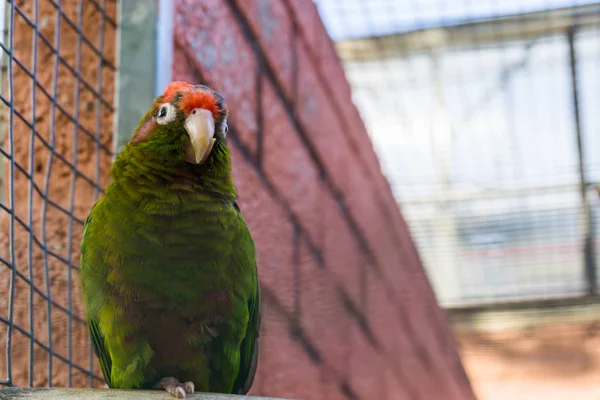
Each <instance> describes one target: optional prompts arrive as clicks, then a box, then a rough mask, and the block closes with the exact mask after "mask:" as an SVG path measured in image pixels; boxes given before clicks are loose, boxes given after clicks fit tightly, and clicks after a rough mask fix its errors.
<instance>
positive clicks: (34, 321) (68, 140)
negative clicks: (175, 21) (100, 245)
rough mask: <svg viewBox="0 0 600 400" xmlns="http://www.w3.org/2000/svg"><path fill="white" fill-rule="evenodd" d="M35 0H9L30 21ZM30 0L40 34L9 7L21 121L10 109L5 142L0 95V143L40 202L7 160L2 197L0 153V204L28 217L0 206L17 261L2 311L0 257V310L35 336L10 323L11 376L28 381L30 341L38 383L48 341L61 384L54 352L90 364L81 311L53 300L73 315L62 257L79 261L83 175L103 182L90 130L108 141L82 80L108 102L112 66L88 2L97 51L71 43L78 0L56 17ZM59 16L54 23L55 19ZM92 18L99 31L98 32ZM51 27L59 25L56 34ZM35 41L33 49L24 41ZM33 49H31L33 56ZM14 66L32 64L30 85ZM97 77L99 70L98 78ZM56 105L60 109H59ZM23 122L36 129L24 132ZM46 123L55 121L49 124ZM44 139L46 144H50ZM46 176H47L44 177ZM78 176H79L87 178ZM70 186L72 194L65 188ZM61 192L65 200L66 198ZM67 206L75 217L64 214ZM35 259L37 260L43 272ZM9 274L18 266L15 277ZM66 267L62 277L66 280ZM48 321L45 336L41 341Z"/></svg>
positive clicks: (104, 111) (110, 46) (1, 342)
mask: <svg viewBox="0 0 600 400" xmlns="http://www.w3.org/2000/svg"><path fill="white" fill-rule="evenodd" d="M35 3H36V2H33V1H30V0H21V1H16V5H17V6H18V7H20V8H21V9H22V10H23V12H24V13H25V14H26V16H27V18H28V19H29V20H30V21H35V20H36V16H35V12H34V9H33V6H34V4H35ZM37 3H39V9H38V13H37V14H38V15H37V20H38V26H39V31H40V34H41V35H43V36H44V37H45V38H47V41H48V42H50V43H49V44H48V43H47V42H45V41H44V40H43V39H42V38H40V37H38V38H37V39H36V37H35V32H34V29H33V28H31V26H29V25H28V23H27V21H26V18H24V17H23V16H22V15H20V14H19V13H18V12H17V13H15V24H14V46H13V47H14V49H15V50H14V57H15V59H16V60H18V61H19V62H20V63H21V64H22V66H19V63H18V62H16V61H15V62H13V64H12V69H13V79H12V83H13V85H14V95H13V99H12V100H13V102H14V105H15V110H16V112H17V113H18V114H20V115H21V117H22V118H23V119H25V120H26V122H24V121H23V120H22V119H21V118H19V117H18V116H15V117H14V129H13V132H14V149H11V147H10V141H9V140H8V134H7V133H8V127H9V125H8V122H9V120H8V115H9V110H8V107H6V106H5V105H4V104H2V106H3V110H2V113H1V114H2V116H1V117H2V121H0V123H1V124H2V125H1V126H0V138H1V140H0V146H1V147H2V149H3V150H4V151H6V152H8V153H9V154H11V153H12V154H14V159H15V162H16V163H18V164H19V165H20V166H21V167H23V169H24V171H27V174H31V175H32V176H33V180H32V182H34V183H35V185H36V187H37V189H38V190H39V191H40V192H41V193H42V194H45V193H47V197H48V199H49V201H50V204H49V205H48V206H47V209H46V210H45V211H44V207H43V201H42V198H43V197H42V195H41V194H40V193H38V191H37V190H36V188H35V187H32V186H31V185H30V182H31V180H30V179H29V177H28V176H27V175H26V173H25V172H24V171H21V170H20V169H18V168H15V172H14V174H15V176H14V182H15V184H14V199H11V197H10V186H9V183H10V179H9V177H10V164H9V161H8V159H6V158H4V157H3V156H2V155H1V154H0V164H1V166H0V184H1V186H2V189H3V191H4V195H3V198H1V199H0V201H1V202H2V204H4V205H5V206H7V207H13V208H14V212H15V214H16V216H17V217H18V218H19V219H20V220H21V221H23V223H24V224H25V225H28V224H31V226H32V232H33V235H31V236H30V234H29V232H28V229H26V228H25V227H23V226H22V225H21V224H19V223H18V222H17V223H16V224H15V227H14V232H12V234H11V230H10V224H9V221H10V218H9V217H10V215H9V213H8V212H6V211H4V210H1V209H0V258H1V259H3V260H5V261H7V262H9V263H12V264H14V265H15V266H16V271H17V276H16V279H15V284H14V285H13V287H12V290H14V301H13V303H12V308H13V313H12V315H11V313H10V308H11V304H10V302H9V300H8V299H9V296H7V295H6V294H8V293H10V292H9V290H10V288H11V286H10V282H11V275H12V271H11V269H10V268H7V266H6V265H5V264H3V263H0V294H1V295H0V316H2V317H4V318H7V319H8V318H10V317H11V316H12V318H13V322H14V323H15V324H16V325H18V326H19V327H21V328H22V330H24V331H25V332H27V333H29V332H33V335H34V336H35V338H36V339H37V340H38V341H39V342H38V343H36V344H33V345H32V342H31V340H30V339H29V338H28V337H27V335H25V334H23V333H22V332H19V330H17V329H15V330H13V335H12V344H11V348H12V362H13V366H12V381H13V383H14V384H15V385H19V386H29V373H28V370H29V368H28V365H29V356H30V345H31V346H32V348H33V361H34V365H35V369H34V371H33V374H32V383H33V385H34V386H45V385H47V384H48V378H47V375H48V370H49V367H50V366H49V360H48V351H47V350H46V349H44V347H48V346H49V345H51V346H52V349H53V352H54V354H55V355H54V357H52V360H51V361H52V384H53V385H56V386H65V385H67V383H68V376H69V373H68V370H69V366H68V364H67V363H65V362H64V361H61V359H60V358H61V356H62V357H68V356H69V355H71V356H72V358H73V362H74V363H75V364H76V365H79V366H81V367H83V368H86V369H87V368H88V367H89V364H90V359H89V352H88V348H87V340H88V338H87V333H86V327H85V324H84V323H83V321H81V320H74V321H73V322H72V323H71V324H69V322H68V321H69V318H68V314H67V313H66V312H64V311H62V310H61V309H60V308H61V307H63V308H68V306H69V302H70V303H71V304H72V307H73V314H74V315H75V316H76V317H77V316H79V317H81V316H82V315H83V302H82V296H81V290H80V283H79V277H78V273H77V269H76V268H69V267H68V262H71V263H72V265H73V266H74V267H77V266H78V265H79V242H80V238H81V234H82V228H83V227H82V224H81V223H80V222H77V219H78V220H80V221H82V220H84V219H85V217H86V216H87V213H88V212H89V209H90V207H91V205H92V204H93V202H94V199H95V195H97V194H98V193H97V190H96V189H95V188H94V185H93V182H97V183H98V184H99V185H100V186H101V187H104V186H105V185H106V183H107V177H108V174H107V171H108V168H109V166H110V161H111V155H110V154H109V152H108V151H105V150H101V149H100V150H99V147H101V146H99V145H97V144H96V143H95V141H94V140H93V137H94V136H95V135H96V134H97V132H99V136H100V142H101V143H102V145H103V146H106V147H107V148H108V149H110V148H112V146H111V140H112V129H113V116H112V114H113V113H112V111H111V109H110V108H109V107H107V106H106V105H103V104H102V102H100V101H98V99H97V97H96V96H94V94H93V93H92V91H91V90H90V88H89V87H87V86H86V85H85V84H84V83H83V82H82V81H85V82H87V83H89V86H91V88H92V89H93V90H95V91H96V90H98V89H97V87H100V89H99V91H100V92H101V94H102V98H103V99H104V100H105V101H106V102H108V103H109V104H112V103H113V92H114V78H115V76H114V75H115V74H114V71H113V69H112V68H111V67H110V66H109V64H112V65H114V64H115V37H116V35H115V28H114V27H112V26H111V25H110V24H109V23H107V22H104V23H103V22H102V20H103V18H102V14H101V12H100V11H99V10H97V9H96V8H95V7H94V5H93V4H92V3H91V2H88V1H84V2H81V4H83V12H82V16H83V18H82V20H83V24H82V28H81V30H82V31H83V34H84V36H85V37H86V38H87V39H88V40H89V42H91V44H92V45H93V46H95V47H96V48H98V49H102V52H103V53H104V57H105V60H104V61H102V59H101V58H100V57H99V56H98V55H97V54H96V53H95V52H94V51H93V50H92V48H91V47H90V46H89V44H87V43H86V42H85V41H81V42H80V44H79V45H78V40H77V38H78V36H79V34H78V32H77V30H76V29H75V28H74V27H73V26H72V25H71V24H69V22H68V21H67V20H66V18H69V19H70V20H71V21H72V22H73V23H74V24H75V26H77V25H78V4H79V3H80V2H79V1H78V0H63V1H62V9H63V12H64V14H65V16H66V18H64V17H62V18H61V17H59V14H58V12H57V10H56V8H55V7H54V5H53V4H52V3H50V2H49V1H48V0H39V2H37ZM106 14H107V15H108V16H109V17H111V18H112V19H113V20H114V18H115V16H116V0H108V1H107V2H106ZM59 20H60V28H57V25H58V23H57V21H59ZM102 26H103V27H104V33H103V35H101V34H100V32H101V31H100V29H101V27H102ZM57 31H58V32H59V33H60V35H56V33H57ZM101 36H102V37H101ZM57 40H58V42H57ZM102 42H103V43H102ZM35 46H37V52H34V51H33V49H34V48H35ZM79 46H80V47H79ZM52 47H53V48H58V51H59V54H60V57H61V58H62V60H63V61H64V62H59V63H58V68H56V71H55V60H56V59H57V55H56V54H55V51H54V50H53V49H52ZM79 49H80V51H79ZM34 53H35V54H36V56H37V59H36V60H35V62H34ZM78 54H80V56H79V57H78ZM78 59H79V60H80V65H78ZM7 62H8V57H7V56H6V55H4V56H3V63H4V64H3V65H6V63H7ZM65 64H66V65H65ZM69 67H70V68H69ZM24 68H26V69H27V70H29V72H31V73H35V74H37V76H36V79H37V85H36V84H35V83H34V81H33V79H32V78H31V77H30V76H29V74H28V73H27V71H26V70H25V69H24ZM78 70H80V74H79V75H80V79H78V78H77V75H78V74H77V71H78ZM8 72H9V71H6V72H5V73H3V74H2V89H1V94H2V96H3V97H4V98H6V99H7V100H11V95H10V84H9V83H10V79H9V75H10V74H9V73H8ZM73 72H75V73H73ZM99 78H101V79H102V84H101V85H100V84H99ZM56 79H57V82H58V84H57V86H56V88H55V87H53V82H54V81H55V80H56ZM39 86H41V87H42V88H44V89H45V90H46V92H47V93H48V94H49V95H50V96H54V95H55V90H56V103H57V104H58V106H59V107H54V106H53V105H52V101H51V99H50V97H48V95H47V94H45V93H44V91H43V90H42V89H40V88H39ZM34 88H35V90H34ZM34 96H35V97H34ZM33 105H35V109H34V107H33ZM60 108H62V109H63V110H64V111H65V112H66V113H65V112H62V111H60ZM67 113H68V114H70V115H71V116H72V117H75V116H76V114H77V113H78V114H79V118H78V120H79V126H76V125H75V123H74V122H73V120H72V119H71V117H70V116H69V115H67ZM53 115H54V116H53ZM32 124H34V128H35V131H36V132H37V135H33V131H34V129H33V128H32ZM53 124H54V126H55V129H52V128H51V127H52V125H53ZM86 131H87V133H86ZM89 134H91V136H92V137H90V135H89ZM52 145H53V148H54V151H51V150H50V147H52ZM32 150H33V151H32ZM49 160H51V162H49ZM69 164H71V165H74V166H76V169H77V170H78V171H79V174H75V173H74V172H73V167H72V166H70V165H69ZM96 166H97V167H96ZM46 176H47V177H48V178H49V179H48V184H47V187H46V179H45V178H46ZM84 177H87V178H89V179H90V180H91V182H90V181H88V180H86V179H85V178H84ZM71 191H73V193H74V196H70V193H71ZM71 198H72V199H73V201H70V200H71ZM52 203H54V205H53V204H52ZM29 205H31V207H30V206H29ZM61 208H62V210H61ZM65 211H66V212H65ZM70 211H71V212H72V213H73V214H74V216H75V219H72V218H70V217H69V215H68V213H69V212H70ZM30 212H31V215H30ZM44 221H45V226H44V225H43V224H44ZM70 222H71V223H72V227H71V228H70V227H69V225H70ZM71 230H72V234H73V235H72V240H69V237H70V235H69V233H71ZM11 242H14V245H15V246H14V248H15V254H14V255H13V254H11V251H10V244H11ZM36 242H37V243H36ZM44 245H45V246H46V247H47V248H48V249H49V250H50V251H51V252H52V253H53V254H54V255H53V254H52V253H50V254H47V256H46V257H45V256H44V252H43V251H42V250H41V246H44ZM30 266H31V270H30ZM45 266H47V274H46V268H45ZM19 274H21V275H22V276H21V277H19V276H18V275H19ZM69 277H71V284H70V287H69ZM28 282H32V283H33V285H35V287H37V288H39V293H38V292H36V291H33V290H32V289H31V285H30V284H29V283H28ZM45 297H50V298H51V299H52V301H53V302H55V305H52V306H50V307H48V302H47V301H46V299H45ZM30 306H33V309H34V312H33V314H30V311H29V310H30ZM49 311H50V312H49ZM50 327H51V330H52V333H51V336H52V339H51V341H49V333H50V329H49V328H50ZM69 332H70V335H69ZM7 333H8V328H7V326H6V325H4V324H2V323H1V322H0V380H4V379H7V377H8V375H7V374H8V371H7V365H6V362H5V360H6V341H7V338H8V335H7ZM69 342H70V343H69ZM69 345H71V346H69ZM69 348H71V349H72V354H69V351H70V350H69ZM71 372H72V374H71V376H72V384H73V385H74V386H86V385H87V384H88V378H87V376H86V375H85V374H83V373H82V372H81V371H78V370H77V368H76V367H74V368H73V369H72V371H71ZM95 372H96V373H99V368H98V367H96V368H95Z"/></svg>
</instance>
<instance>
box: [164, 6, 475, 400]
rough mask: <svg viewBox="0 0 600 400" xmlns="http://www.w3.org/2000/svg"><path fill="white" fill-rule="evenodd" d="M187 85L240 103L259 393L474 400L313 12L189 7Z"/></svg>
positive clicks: (181, 31)
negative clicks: (258, 288)
mask: <svg viewBox="0 0 600 400" xmlns="http://www.w3.org/2000/svg"><path fill="white" fill-rule="evenodd" d="M175 18H176V21H175V27H176V28H175V55H174V66H173V68H174V79H183V80H188V81H192V82H203V83H206V84H208V85H209V86H211V87H213V88H214V89H215V90H218V91H220V92H221V93H223V94H224V95H225V96H226V99H227V102H228V105H229V108H230V114H231V117H230V121H229V126H230V147H231V150H232V154H233V168H234V175H235V180H236V183H237V186H238V190H239V196H240V205H241V207H242V211H243V213H244V216H245V218H246V221H247V223H248V225H249V228H250V230H251V232H252V234H253V237H254V239H255V242H256V246H257V248H258V256H259V274H260V277H261V283H262V290H263V299H264V302H263V315H264V317H263V325H262V327H263V328H262V336H261V345H260V361H259V372H258V376H257V378H256V380H255V385H254V387H253V390H252V393H254V394H260V395H268V396H282V397H291V398H305V399H338V398H339V399H469V398H473V394H472V391H471V387H470V385H469V382H468V380H467V378H466V375H465V373H464V371H463V368H462V365H461V363H460V359H459V358H458V355H457V352H456V347H455V343H454V339H453V336H452V332H451V331H450V330H449V327H448V322H447V319H446V315H445V313H444V312H443V311H442V310H441V309H440V308H439V307H438V306H437V304H436V300H435V297H434V295H433V293H432V291H431V287H430V285H429V283H428V281H427V278H426V276H425V274H424V272H423V269H422V266H421V263H420V260H419V256H418V254H417V252H416V249H415V247H414V244H413V242H412V240H411V238H410V235H409V233H408V230H407V227H406V224H405V222H404V220H403V218H402V216H401V214H400V212H399V210H398V207H397V205H396V202H395V200H394V198H393V196H392V193H391V190H390V188H389V185H388V183H387V181H386V180H385V178H384V177H383V175H382V173H381V170H380V167H379V163H378V160H377V157H376V155H375V153H374V151H373V148H372V146H371V143H370V141H369V138H368V136H367V133H366V130H365V127H364V125H363V123H362V121H361V119H360V116H359V113H358V111H357V110H356V108H355V107H354V105H353V104H352V101H351V93H350V86H349V84H348V82H347V81H346V79H345V77H344V73H343V69H342V65H341V63H340V61H339V59H338V57H337V54H336V52H335V49H334V46H333V43H332V42H331V40H329V37H328V36H327V33H326V31H325V28H324V27H323V25H322V23H321V20H320V18H319V15H318V13H317V9H316V7H315V5H314V4H313V2H312V1H310V0H204V1H202V2H197V1H193V0H178V1H177V2H176V13H175Z"/></svg>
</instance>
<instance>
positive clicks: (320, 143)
mask: <svg viewBox="0 0 600 400" xmlns="http://www.w3.org/2000/svg"><path fill="white" fill-rule="evenodd" d="M297 57H298V93H297V97H296V102H295V104H296V114H297V116H298V119H299V121H300V124H301V126H302V127H303V130H304V132H305V133H306V135H307V136H308V139H309V140H310V142H311V143H312V145H313V147H314V149H315V151H316V153H317V155H318V156H319V159H320V161H321V162H322V163H323V165H324V168H325V170H326V172H327V174H328V175H329V176H330V177H331V178H332V179H333V180H334V183H335V185H336V186H337V187H339V188H340V189H342V190H343V189H344V188H346V187H347V186H348V182H349V181H350V180H351V179H352V178H353V173H354V171H355V170H356V168H357V167H358V164H357V163H356V160H355V159H353V158H352V152H351V150H350V147H349V145H348V142H347V139H346V137H345V136H344V132H343V131H342V128H341V126H340V124H339V121H338V120H337V118H336V116H335V113H334V111H333V108H332V106H331V99H329V98H328V97H327V95H326V93H325V92H324V89H323V87H322V85H321V83H320V82H319V79H318V77H317V75H316V71H315V69H314V66H313V65H312V62H311V61H310V59H309V55H308V54H307V52H306V50H305V49H304V46H303V45H301V46H298V48H297Z"/></svg>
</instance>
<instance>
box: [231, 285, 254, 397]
mask: <svg viewBox="0 0 600 400" xmlns="http://www.w3.org/2000/svg"><path fill="white" fill-rule="evenodd" d="M248 311H249V314H250V318H249V320H248V328H247V329H246V336H245V337H244V340H242V344H241V347H240V369H239V372H238V376H237V378H236V380H235V382H234V384H233V393H235V394H246V393H248V391H249V390H250V388H251V387H252V383H253V382H254V375H256V367H257V366H258V335H259V331H260V286H259V284H258V279H257V280H256V290H255V292H254V296H252V298H251V299H250V301H249V302H248Z"/></svg>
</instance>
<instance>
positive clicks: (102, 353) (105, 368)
mask: <svg viewBox="0 0 600 400" xmlns="http://www.w3.org/2000/svg"><path fill="white" fill-rule="evenodd" d="M87 323H88V328H89V331H90V336H91V338H92V345H93V348H94V352H95V353H96V356H97V357H98V361H99V362H100V368H101V369H102V375H104V379H105V380H106V384H107V385H108V386H109V387H112V384H111V381H110V370H111V368H112V361H111V359H110V354H108V349H107V348H106V346H105V343H104V335H102V332H101V331H100V327H99V326H98V322H97V321H96V320H95V319H93V318H90V317H89V316H88V318H87Z"/></svg>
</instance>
